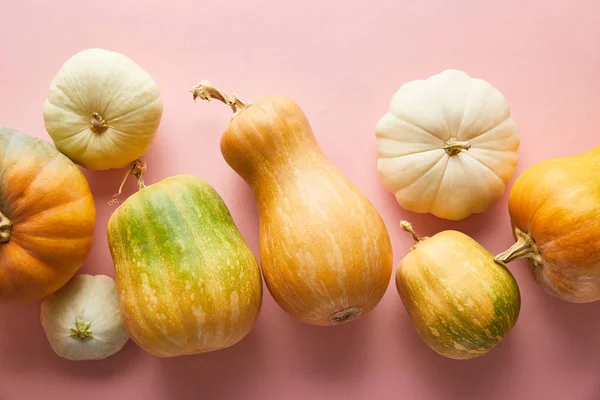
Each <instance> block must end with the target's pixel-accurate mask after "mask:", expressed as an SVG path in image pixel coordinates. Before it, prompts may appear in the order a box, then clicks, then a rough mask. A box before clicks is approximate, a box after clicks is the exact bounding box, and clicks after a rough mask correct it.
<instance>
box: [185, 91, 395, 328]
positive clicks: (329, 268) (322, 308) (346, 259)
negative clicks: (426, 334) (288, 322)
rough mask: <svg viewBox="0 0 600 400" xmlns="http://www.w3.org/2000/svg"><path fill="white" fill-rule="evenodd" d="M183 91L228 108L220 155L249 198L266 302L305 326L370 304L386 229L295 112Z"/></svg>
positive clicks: (388, 254)
mask: <svg viewBox="0 0 600 400" xmlns="http://www.w3.org/2000/svg"><path fill="white" fill-rule="evenodd" d="M192 93H193V94H194V99H195V98H197V97H200V98H202V99H204V100H210V99H218V100H220V101H222V102H224V103H225V104H228V105H229V106H230V107H231V108H232V110H233V112H234V114H233V119H232V120H231V123H230V124H229V126H228V128H227V129H226V131H225V133H224V134H223V136H222V138H221V151H222V153H223V156H224V158H225V160H226V161H227V163H228V164H229V165H230V166H231V167H232V168H233V169H234V170H235V171H236V172H237V173H238V174H239V175H240V176H241V177H242V178H243V179H244V180H245V181H246V182H247V183H248V185H249V186H250V187H251V188H252V191H253V193H254V196H255V198H256V201H257V203H258V209H259V214H260V261H261V264H262V271H263V275H264V278H265V281H266V283H267V287H268V289H269V291H270V293H271V295H272V296H273V298H274V299H275V301H276V302H277V303H278V304H279V305H280V306H281V307H282V308H283V309H284V310H285V311H286V312H288V313H289V314H291V315H292V316H293V317H295V318H297V319H298V320H300V321H303V322H306V323H309V324H314V325H335V324H340V323H343V322H346V321H349V320H352V319H355V318H357V317H359V316H361V315H364V314H366V313H367V312H369V311H370V310H372V309H373V308H374V307H375V306H376V305H377V303H378V302H379V300H380V299H381V297H382V296H383V294H384V292H385V291H386V288H387V286H388V284H389V280H390V277H391V271H392V248H391V244H390V238H389V235H388V232H387V230H386V227H385V225H384V223H383V221H382V219H381V217H380V215H379V213H378V212H377V211H376V210H375V208H374V207H373V205H372V204H371V203H370V202H369V200H367V198H366V197H365V196H364V195H362V194H361V193H360V192H359V190H358V189H357V188H356V187H355V186H353V185H352V183H350V182H349V181H348V180H347V179H346V178H345V177H344V176H343V175H342V174H341V172H340V171H339V170H338V169H337V168H336V167H335V166H334V165H333V164H332V163H331V162H330V161H329V160H328V159H327V158H326V157H325V155H324V154H323V153H322V152H321V150H320V148H319V146H318V144H317V141H316V139H315V136H314V135H313V132H312V129H311V127H310V124H309V122H308V120H307V118H306V116H305V115H304V112H303V111H302V109H300V107H299V106H298V105H297V104H296V103H295V102H293V101H292V100H290V99H288V98H285V97H277V96H272V97H266V98H263V99H261V100H258V101H256V102H254V103H252V104H250V103H244V102H242V101H240V100H239V99H238V98H237V97H236V96H235V95H234V96H228V95H226V94H225V93H223V92H221V91H219V90H217V89H216V88H215V87H214V86H212V85H211V84H210V83H209V82H206V81H203V82H201V83H200V84H198V85H197V86H195V87H194V88H193V89H192Z"/></svg>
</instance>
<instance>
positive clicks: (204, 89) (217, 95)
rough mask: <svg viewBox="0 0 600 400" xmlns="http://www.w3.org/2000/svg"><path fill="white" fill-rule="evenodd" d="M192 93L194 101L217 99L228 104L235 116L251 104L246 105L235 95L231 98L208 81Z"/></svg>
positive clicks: (200, 84)
mask: <svg viewBox="0 0 600 400" xmlns="http://www.w3.org/2000/svg"><path fill="white" fill-rule="evenodd" d="M190 92H192V94H193V95H194V100H196V99H197V98H198V97H200V98H201V99H202V100H206V101H210V100H211V99H217V100H219V101H222V102H223V103H225V104H227V105H228V106H229V107H231V109H232V110H233V115H234V116H235V115H236V114H237V113H238V112H239V111H241V110H243V109H244V108H246V107H248V106H249V105H250V104H251V103H244V102H243V101H241V100H240V99H238V97H237V96H236V95H235V94H232V95H231V96H230V95H228V94H227V93H225V92H222V91H220V90H219V89H217V88H216V87H215V86H214V85H213V84H212V83H210V82H209V81H207V80H203V81H201V82H200V83H198V84H197V85H196V86H194V87H193V88H191V89H190Z"/></svg>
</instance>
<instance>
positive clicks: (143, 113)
mask: <svg viewBox="0 0 600 400" xmlns="http://www.w3.org/2000/svg"><path fill="white" fill-rule="evenodd" d="M162 111H163V106H162V100H161V98H160V93H159V90H158V87H157V86H156V83H155V82H154V80H153V79H152V77H151V76H150V75H149V74H148V73H147V72H146V71H144V70H143V69H142V68H140V67H139V66H138V65H137V64H136V63H134V62H133V61H132V60H131V59H129V58H127V57H126V56H124V55H122V54H119V53H115V52H112V51H108V50H102V49H88V50H84V51H82V52H80V53H78V54H76V55H74V56H73V57H71V58H70V59H69V60H68V61H67V62H66V63H65V64H64V65H63V66H62V68H61V69H60V70H59V71H58V74H57V75H56V77H55V78H54V80H53V81H52V84H51V86H50V91H49V93H48V99H47V100H46V104H45V105H44V122H45V124H46V130H47V131H48V133H49V134H50V136H51V137H52V140H54V144H55V145H56V148H57V149H58V150H60V151H61V152H62V153H63V154H65V155H66V156H67V157H69V158H70V159H71V160H73V161H74V162H76V163H78V164H80V165H82V166H84V167H86V168H89V169H109V168H121V167H124V166H126V165H128V164H129V163H131V162H132V161H133V160H135V159H137V158H139V157H140V156H142V155H143V154H144V153H146V151H148V149H149V148H150V145H151V144H152V140H153V139H154V136H155V134H156V131H157V129H158V125H159V123H160V118H161V116H162Z"/></svg>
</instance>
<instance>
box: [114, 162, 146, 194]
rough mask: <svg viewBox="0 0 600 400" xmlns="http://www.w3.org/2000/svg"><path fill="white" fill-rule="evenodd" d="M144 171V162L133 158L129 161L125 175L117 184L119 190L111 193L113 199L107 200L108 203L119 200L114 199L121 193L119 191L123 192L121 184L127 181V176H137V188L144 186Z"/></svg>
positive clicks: (123, 184) (140, 188)
mask: <svg viewBox="0 0 600 400" xmlns="http://www.w3.org/2000/svg"><path fill="white" fill-rule="evenodd" d="M145 172H146V163H145V162H143V161H142V160H135V161H134V162H132V163H131V165H130V166H129V168H127V172H126V173H125V176H124V177H123V180H122V181H121V186H119V191H118V192H117V193H116V194H115V195H113V199H112V200H111V201H109V202H108V204H109V205H113V204H116V203H118V202H119V200H118V199H116V197H119V196H120V195H121V193H122V192H123V186H125V182H127V178H129V176H130V175H133V176H135V177H136V178H137V183H138V188H139V190H142V189H143V188H145V187H146V185H145V184H144V173H145Z"/></svg>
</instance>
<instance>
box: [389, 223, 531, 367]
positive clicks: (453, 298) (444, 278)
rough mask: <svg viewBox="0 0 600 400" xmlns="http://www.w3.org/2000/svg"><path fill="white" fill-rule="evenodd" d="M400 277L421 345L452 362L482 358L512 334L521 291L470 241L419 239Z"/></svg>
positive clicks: (454, 236)
mask: <svg viewBox="0 0 600 400" xmlns="http://www.w3.org/2000/svg"><path fill="white" fill-rule="evenodd" d="M402 228H403V229H404V230H406V231H409V232H410V233H411V234H412V235H413V238H414V239H415V241H416V243H415V245H414V246H413V247H412V248H411V250H410V252H409V253H408V254H407V255H406V256H405V257H404V259H402V261H401V262H400V265H399V266H398V269H397V271H396V286H397V288H398V293H399V294H400V297H401V299H402V301H403V302H404V306H405V307H406V310H407V311H408V313H409V315H410V318H411V319H412V321H413V324H414V326H415V328H416V330H417V332H418V334H419V336H420V337H421V339H423V341H424V342H425V343H426V344H427V345H428V346H429V347H431V348H432V349H433V350H435V351H436V352H438V353H439V354H441V355H443V356H446V357H448V358H454V359H468V358H474V357H477V356H480V355H482V354H485V353H487V352H488V351H490V350H491V349H492V348H494V346H496V345H497V344H498V343H499V342H500V341H501V340H502V339H503V338H504V336H505V335H506V334H507V333H508V332H509V331H510V330H511V329H512V328H513V326H514V325H515V323H516V322H517V318H518V316H519V310H520V308H521V296H520V293H519V287H518V286H517V283H516V281H515V279H514V278H513V276H512V274H511V273H510V271H508V269H506V267H504V266H502V265H499V264H497V263H495V262H494V256H493V255H492V254H491V253H490V252H488V251H487V250H486V249H484V248H483V247H482V246H481V245H480V244H479V243H477V242H476V241H475V240H473V239H471V238H470V237H469V236H467V235H465V234H463V233H461V232H456V231H443V232H440V233H438V234H436V235H434V236H432V237H430V238H419V237H417V235H416V234H415V233H414V231H413V230H412V227H411V226H410V224H409V223H407V222H405V221H403V222H402Z"/></svg>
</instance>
